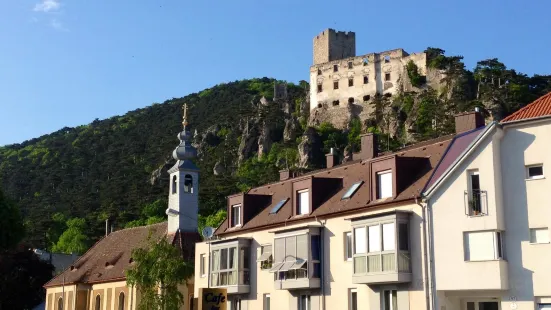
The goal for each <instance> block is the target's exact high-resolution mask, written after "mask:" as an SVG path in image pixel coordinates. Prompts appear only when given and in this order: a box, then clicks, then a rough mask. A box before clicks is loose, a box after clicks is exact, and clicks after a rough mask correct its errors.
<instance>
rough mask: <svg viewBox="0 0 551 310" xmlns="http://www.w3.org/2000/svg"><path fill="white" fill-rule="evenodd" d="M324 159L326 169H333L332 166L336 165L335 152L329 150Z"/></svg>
mask: <svg viewBox="0 0 551 310" xmlns="http://www.w3.org/2000/svg"><path fill="white" fill-rule="evenodd" d="M325 159H326V160H327V168H333V167H334V166H336V165H338V163H337V155H336V154H335V150H334V149H333V148H331V151H329V154H326V155H325Z"/></svg>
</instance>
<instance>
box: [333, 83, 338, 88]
mask: <svg viewBox="0 0 551 310" xmlns="http://www.w3.org/2000/svg"><path fill="white" fill-rule="evenodd" d="M333 89H339V81H335V82H333Z"/></svg>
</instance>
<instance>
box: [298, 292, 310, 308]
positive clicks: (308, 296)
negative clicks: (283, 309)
mask: <svg viewBox="0 0 551 310" xmlns="http://www.w3.org/2000/svg"><path fill="white" fill-rule="evenodd" d="M302 296H306V299H305V300H306V305H304V306H303V305H302ZM298 310H311V302H310V295H309V294H300V295H299V296H298Z"/></svg>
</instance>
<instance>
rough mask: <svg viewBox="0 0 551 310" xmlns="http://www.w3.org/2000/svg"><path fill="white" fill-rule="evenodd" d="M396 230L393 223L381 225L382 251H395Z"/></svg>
mask: <svg viewBox="0 0 551 310" xmlns="http://www.w3.org/2000/svg"><path fill="white" fill-rule="evenodd" d="M395 241H396V228H395V226H394V223H388V224H383V251H394V250H395V249H396V245H395Z"/></svg>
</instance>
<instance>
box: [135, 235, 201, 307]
mask: <svg viewBox="0 0 551 310" xmlns="http://www.w3.org/2000/svg"><path fill="white" fill-rule="evenodd" d="M132 259H133V261H134V263H135V265H134V267H133V268H132V269H130V270H128V271H127V272H126V282H127V284H128V285H130V286H136V287H137V288H138V290H139V291H140V294H141V299H140V303H139V304H138V309H140V310H150V309H163V310H177V309H179V308H180V306H181V305H182V304H183V302H184V296H183V295H182V293H181V292H180V291H179V290H178V287H179V286H180V285H181V284H184V283H186V280H187V279H189V278H190V277H191V276H193V272H194V269H193V264H192V263H190V262H186V261H184V260H183V259H182V256H181V255H180V251H179V250H178V249H177V248H176V247H174V246H173V245H171V244H170V243H168V242H167V241H166V239H165V238H161V240H153V239H150V241H149V247H148V248H147V249H142V248H141V249H135V250H133V251H132Z"/></svg>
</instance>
